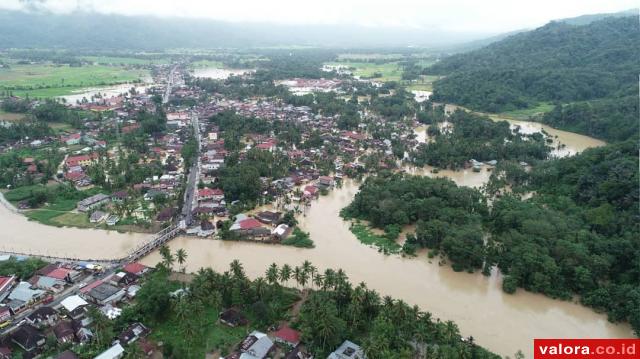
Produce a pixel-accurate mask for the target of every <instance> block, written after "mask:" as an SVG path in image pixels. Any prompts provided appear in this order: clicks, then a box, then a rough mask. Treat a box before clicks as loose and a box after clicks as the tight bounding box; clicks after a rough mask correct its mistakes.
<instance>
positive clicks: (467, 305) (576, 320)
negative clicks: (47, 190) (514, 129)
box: [0, 120, 632, 358]
mask: <svg viewBox="0 0 640 359" xmlns="http://www.w3.org/2000/svg"><path fill="white" fill-rule="evenodd" d="M509 121H510V122H511V123H512V124H518V125H520V126H521V127H522V128H523V129H525V128H529V127H526V126H533V127H534V128H535V127H537V126H540V127H539V128H545V130H546V131H547V133H549V134H551V135H552V136H555V135H557V136H558V138H557V139H556V140H557V141H560V142H561V143H564V144H565V145H566V147H564V149H563V151H566V152H563V155H567V154H572V153H575V152H579V151H581V150H583V149H585V148H588V147H593V146H600V145H602V144H603V143H602V142H601V141H598V140H595V139H591V138H589V137H586V136H580V135H576V134H572V133H568V132H564V131H557V130H553V129H551V128H548V127H547V126H542V125H537V124H534V123H529V122H527V123H521V122H518V121H511V120H509ZM423 129H424V128H423ZM407 172H409V173H414V174H421V175H425V176H429V177H449V178H451V179H452V180H453V181H455V182H456V183H457V184H458V185H464V186H471V187H478V186H481V185H482V184H484V183H486V181H487V180H488V178H489V175H490V172H488V171H486V169H484V168H483V169H482V171H480V172H473V171H472V170H463V171H455V172H454V171H448V170H440V171H439V172H438V173H437V174H436V173H433V172H432V171H431V169H430V168H424V169H415V168H407ZM357 191H358V184H357V183H356V182H354V181H352V180H345V181H344V185H343V186H342V188H336V189H334V190H332V191H330V193H329V195H327V196H324V197H321V198H320V199H319V200H317V201H314V202H313V203H312V205H311V207H310V209H309V210H308V211H307V213H306V215H305V216H303V217H300V225H301V227H302V228H303V229H304V230H306V231H309V232H310V233H311V238H312V239H313V241H314V242H315V245H316V247H315V248H313V249H299V248H294V247H287V246H278V245H268V244H258V243H253V242H224V241H219V240H203V239H197V238H195V237H178V238H176V239H174V240H173V241H171V242H170V247H171V248H172V250H173V251H175V250H177V249H178V248H184V249H185V250H186V251H187V253H188V259H187V270H189V271H196V270H197V269H199V268H201V267H212V268H214V269H216V270H219V271H222V270H226V269H227V268H228V265H229V262H231V261H232V260H234V259H238V260H240V261H241V262H242V263H243V265H244V267H245V269H246V271H247V274H248V275H249V276H251V277H253V278H255V277H257V276H262V275H264V272H265V270H266V268H267V267H268V265H269V264H271V263H273V262H275V263H278V264H279V265H282V264H284V263H288V264H291V265H299V264H300V263H302V262H303V261H304V260H309V261H311V262H312V263H313V264H314V265H315V266H316V267H318V269H320V270H324V269H326V268H334V269H337V268H342V269H343V270H345V271H346V273H347V275H348V276H349V278H350V280H351V281H352V283H359V282H365V283H367V285H368V286H369V287H370V288H373V289H375V290H377V291H378V292H380V293H381V294H382V295H390V296H393V297H395V298H398V299H402V300H404V301H406V302H407V303H409V304H411V305H414V304H415V305H418V306H420V308H421V309H422V310H424V311H429V312H431V313H433V314H434V316H436V317H439V318H441V319H442V320H453V321H455V322H456V323H457V324H458V325H459V327H460V329H461V332H462V334H463V335H465V336H468V335H473V336H474V337H475V338H476V340H477V342H478V343H479V344H480V345H483V346H485V347H487V348H488V349H490V350H492V351H494V352H496V353H498V354H501V355H510V356H513V354H514V353H515V352H516V351H517V350H518V349H521V350H522V351H523V352H524V353H525V354H526V355H527V357H528V358H531V357H532V339H533V338H545V337H546V338H553V337H562V338H586V337H592V338H615V337H631V336H632V331H631V328H630V327H629V326H628V325H626V324H612V323H609V322H608V321H607V319H606V316H604V315H601V314H597V313H595V312H594V311H593V310H592V309H589V308H586V307H583V306H581V305H579V304H575V303H572V302H566V301H558V300H553V299H549V298H547V297H544V296H542V295H537V294H532V293H528V292H525V291H523V290H518V292H517V293H516V294H514V295H509V294H505V293H504V292H503V291H502V288H501V277H500V274H499V273H497V271H496V272H494V273H493V274H492V275H491V276H489V277H485V276H483V275H481V274H478V273H476V274H468V273H456V272H454V271H453V270H451V268H450V267H449V266H439V265H438V263H437V260H432V261H430V260H429V259H428V258H427V256H426V254H425V253H420V254H419V255H418V256H417V257H415V258H402V257H401V256H398V255H390V256H385V255H383V254H381V253H379V252H378V251H377V249H375V248H370V247H367V246H365V245H363V244H361V243H360V242H359V241H358V240H357V239H356V238H355V236H354V235H353V234H352V233H351V232H350V231H349V224H348V223H347V222H344V221H343V220H342V219H341V218H340V217H339V211H340V209H342V208H343V207H345V206H346V205H348V204H349V203H350V202H351V200H352V198H353V196H354V195H355V194H356V193H357ZM149 239H150V236H149V235H145V234H121V233H117V232H110V231H102V230H86V229H76V228H56V227H50V226H45V225H43V224H39V223H37V222H31V221H28V220H27V219H26V218H25V217H24V216H23V215H21V214H19V213H14V212H12V211H11V210H9V209H8V208H6V207H4V206H3V205H0V251H3V250H4V251H12V252H21V253H31V254H38V255H50V256H60V257H82V258H86V259H107V258H116V257H122V256H124V255H126V254H127V253H128V252H129V251H131V250H132V249H133V248H135V247H136V246H138V245H140V244H141V243H143V242H144V241H146V240H149ZM159 259H160V256H159V254H158V253H157V252H154V253H152V254H151V255H149V256H148V257H146V258H144V259H143V260H142V261H143V263H145V264H147V265H155V264H156V263H157V262H158V261H159Z"/></svg>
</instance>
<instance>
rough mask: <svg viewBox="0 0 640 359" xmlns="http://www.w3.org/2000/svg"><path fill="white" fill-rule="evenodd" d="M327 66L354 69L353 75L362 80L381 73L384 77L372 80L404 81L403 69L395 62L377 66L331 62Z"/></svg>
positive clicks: (373, 64)
mask: <svg viewBox="0 0 640 359" xmlns="http://www.w3.org/2000/svg"><path fill="white" fill-rule="evenodd" d="M327 65H332V66H346V67H349V68H354V69H355V70H353V75H354V76H360V77H362V78H371V76H373V75H374V74H376V73H379V74H381V75H382V76H380V77H375V78H372V80H377V81H383V82H387V81H400V80H401V79H402V68H401V67H400V66H398V64H397V63H395V62H387V63H383V64H376V63H372V62H352V61H340V62H329V63H327Z"/></svg>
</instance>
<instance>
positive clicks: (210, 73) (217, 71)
mask: <svg viewBox="0 0 640 359" xmlns="http://www.w3.org/2000/svg"><path fill="white" fill-rule="evenodd" d="M254 71H255V70H253V69H221V68H219V67H201V68H196V69H194V70H193V76H194V77H205V78H210V79H214V80H224V79H226V78H228V77H229V76H232V75H233V76H238V75H244V74H246V73H250V72H254Z"/></svg>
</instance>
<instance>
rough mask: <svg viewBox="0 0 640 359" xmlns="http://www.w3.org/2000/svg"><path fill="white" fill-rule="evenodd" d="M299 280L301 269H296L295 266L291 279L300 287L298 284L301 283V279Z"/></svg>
mask: <svg viewBox="0 0 640 359" xmlns="http://www.w3.org/2000/svg"><path fill="white" fill-rule="evenodd" d="M301 278H302V269H301V268H300V267H297V266H296V267H295V268H294V269H293V279H295V280H296V283H297V284H298V285H300V282H301V281H302V279H301Z"/></svg>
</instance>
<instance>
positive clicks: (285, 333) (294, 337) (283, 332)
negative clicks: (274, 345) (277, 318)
mask: <svg viewBox="0 0 640 359" xmlns="http://www.w3.org/2000/svg"><path fill="white" fill-rule="evenodd" d="M273 335H274V336H275V337H276V342H280V343H284V344H288V345H291V346H292V347H295V346H297V345H298V344H299V343H300V332H299V331H297V330H295V329H291V328H289V327H288V326H286V325H285V326H283V327H282V328H280V329H278V330H277V331H276V332H275V333H273Z"/></svg>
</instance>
